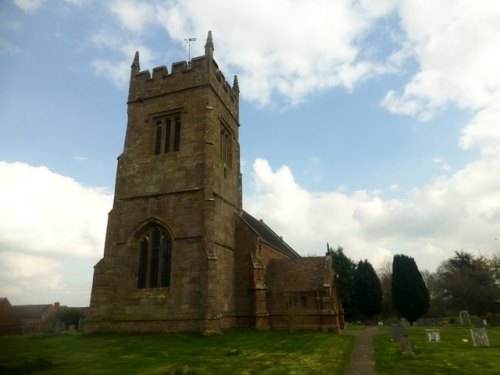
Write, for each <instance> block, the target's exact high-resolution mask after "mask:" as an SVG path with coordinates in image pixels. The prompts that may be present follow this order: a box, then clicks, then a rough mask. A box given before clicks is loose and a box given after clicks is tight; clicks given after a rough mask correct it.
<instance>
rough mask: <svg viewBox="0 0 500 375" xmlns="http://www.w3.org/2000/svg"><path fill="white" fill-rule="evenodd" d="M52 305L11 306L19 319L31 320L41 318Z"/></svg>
mask: <svg viewBox="0 0 500 375" xmlns="http://www.w3.org/2000/svg"><path fill="white" fill-rule="evenodd" d="M50 307H52V305H17V306H12V308H13V309H14V311H15V312H16V314H17V315H18V316H19V317H20V318H21V319H31V318H41V317H42V315H43V314H44V313H45V312H46V311H47V310H48V309H49V308H50Z"/></svg>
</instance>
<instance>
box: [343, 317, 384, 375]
mask: <svg viewBox="0 0 500 375" xmlns="http://www.w3.org/2000/svg"><path fill="white" fill-rule="evenodd" d="M378 333H379V329H378V327H370V328H366V329H364V330H362V331H349V330H344V331H342V334H343V335H353V336H356V341H355V342H354V348H353V349H352V354H351V362H350V364H349V366H348V368H347V372H346V374H347V375H376V374H377V372H376V371H375V350H374V349H373V336H375V335H376V334H378Z"/></svg>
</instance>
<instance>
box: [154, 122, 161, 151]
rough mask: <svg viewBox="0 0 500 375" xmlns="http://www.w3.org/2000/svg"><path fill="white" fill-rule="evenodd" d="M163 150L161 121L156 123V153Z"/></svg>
mask: <svg viewBox="0 0 500 375" xmlns="http://www.w3.org/2000/svg"><path fill="white" fill-rule="evenodd" d="M160 152H161V122H158V124H157V125H156V144H155V154H156V155H158V154H159V153H160Z"/></svg>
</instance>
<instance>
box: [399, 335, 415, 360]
mask: <svg viewBox="0 0 500 375" xmlns="http://www.w3.org/2000/svg"><path fill="white" fill-rule="evenodd" d="M399 345H400V348H401V353H402V355H403V357H404V358H415V357H416V354H415V344H414V343H413V341H411V339H410V338H409V337H408V336H403V337H401V340H399Z"/></svg>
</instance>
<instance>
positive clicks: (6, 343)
mask: <svg viewBox="0 0 500 375" xmlns="http://www.w3.org/2000/svg"><path fill="white" fill-rule="evenodd" d="M366 327H368V326H363V325H350V327H349V326H348V329H350V330H353V331H360V330H362V329H364V328H366ZM378 329H379V334H378V335H376V336H375V337H374V347H375V352H376V371H377V373H378V374H379V375H384V374H398V375H405V374H420V375H422V374H424V375H425V374H436V375H439V374H458V375H460V374H463V375H466V374H467V375H468V374H477V375H483V374H484V375H489V374H491V375H493V374H495V375H496V374H498V372H499V371H498V370H499V369H500V327H486V331H487V334H488V338H489V347H474V346H473V342H472V338H471V333H470V329H471V328H470V327H468V326H462V325H461V324H459V323H458V322H457V324H454V325H446V326H413V327H405V329H406V334H407V336H408V337H409V339H410V340H411V342H412V343H413V345H414V352H415V356H413V357H405V356H404V355H402V352H401V344H400V342H398V340H394V339H393V335H394V334H396V335H398V334H399V332H398V331H397V330H394V329H393V327H392V326H391V325H384V326H380V327H378ZM429 330H439V341H428V332H429ZM354 340H355V337H354V336H349V335H338V334H332V333H318V332H293V333H289V332H283V331H269V332H258V331H253V330H238V331H231V332H226V333H225V334H223V335H218V336H212V337H204V336H200V335H198V334H189V333H181V334H164V335H162V334H157V335H126V334H106V335H104V334H100V335H83V334H81V333H79V332H74V331H73V332H63V333H60V334H58V335H16V336H2V337H0V347H1V348H2V350H1V351H0V374H19V373H34V372H36V373H37V374H38V373H40V374H53V373H54V374H55V373H72V374H83V373H85V374H88V373H92V374H99V373H102V374H104V373H130V374H139V373H148V374H175V373H178V374H182V373H187V374H198V375H200V374H292V373H293V374H344V373H345V371H346V369H347V366H348V364H349V361H350V356H351V351H352V348H353V343H354ZM183 371H185V372H183Z"/></svg>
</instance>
